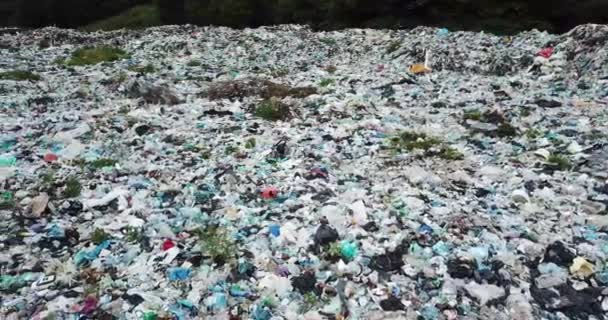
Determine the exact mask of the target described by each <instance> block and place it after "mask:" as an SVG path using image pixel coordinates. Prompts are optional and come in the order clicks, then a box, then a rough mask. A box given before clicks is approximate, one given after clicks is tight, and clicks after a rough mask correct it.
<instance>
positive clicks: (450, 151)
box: [439, 147, 464, 160]
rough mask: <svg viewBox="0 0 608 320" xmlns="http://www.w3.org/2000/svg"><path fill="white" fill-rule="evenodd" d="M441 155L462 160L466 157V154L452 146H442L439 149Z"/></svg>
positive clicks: (445, 157) (447, 158)
mask: <svg viewBox="0 0 608 320" xmlns="http://www.w3.org/2000/svg"><path fill="white" fill-rule="evenodd" d="M439 157H440V158H442V159H446V160H462V159H464V155H463V154H462V153H461V152H460V151H458V150H456V149H454V148H452V147H442V148H441V150H440V151H439Z"/></svg>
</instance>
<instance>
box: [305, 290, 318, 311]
mask: <svg viewBox="0 0 608 320" xmlns="http://www.w3.org/2000/svg"><path fill="white" fill-rule="evenodd" d="M303 300H304V302H303V303H302V310H301V311H302V312H306V311H309V310H311V309H312V308H314V307H315V306H316V305H317V303H318V302H319V297H318V296H317V295H316V294H314V292H307V293H305V294H304V296H303Z"/></svg>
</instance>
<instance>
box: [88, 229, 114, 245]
mask: <svg viewBox="0 0 608 320" xmlns="http://www.w3.org/2000/svg"><path fill="white" fill-rule="evenodd" d="M108 239H110V235H109V234H107V233H106V232H105V231H103V229H100V228H97V229H95V231H93V234H92V235H91V241H92V242H93V243H94V244H100V243H102V242H104V241H106V240H108Z"/></svg>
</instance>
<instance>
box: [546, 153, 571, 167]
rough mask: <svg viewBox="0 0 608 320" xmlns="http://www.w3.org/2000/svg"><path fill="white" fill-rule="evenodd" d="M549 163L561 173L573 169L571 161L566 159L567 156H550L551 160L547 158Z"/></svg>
mask: <svg viewBox="0 0 608 320" xmlns="http://www.w3.org/2000/svg"><path fill="white" fill-rule="evenodd" d="M547 162H548V163H549V164H550V165H552V166H554V167H557V168H558V169H559V170H561V171H566V170H569V169H571V168H572V164H571V163H570V160H568V158H566V157H565V156H562V155H559V154H552V155H550V156H549V158H547Z"/></svg>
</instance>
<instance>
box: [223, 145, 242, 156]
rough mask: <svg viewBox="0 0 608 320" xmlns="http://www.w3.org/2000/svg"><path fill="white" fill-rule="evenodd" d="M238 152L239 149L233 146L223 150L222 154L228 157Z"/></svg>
mask: <svg viewBox="0 0 608 320" xmlns="http://www.w3.org/2000/svg"><path fill="white" fill-rule="evenodd" d="M238 151H239V148H237V147H235V146H227V147H226V149H225V150H224V154H225V155H227V156H228V155H231V154H234V153H237V152H238Z"/></svg>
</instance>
